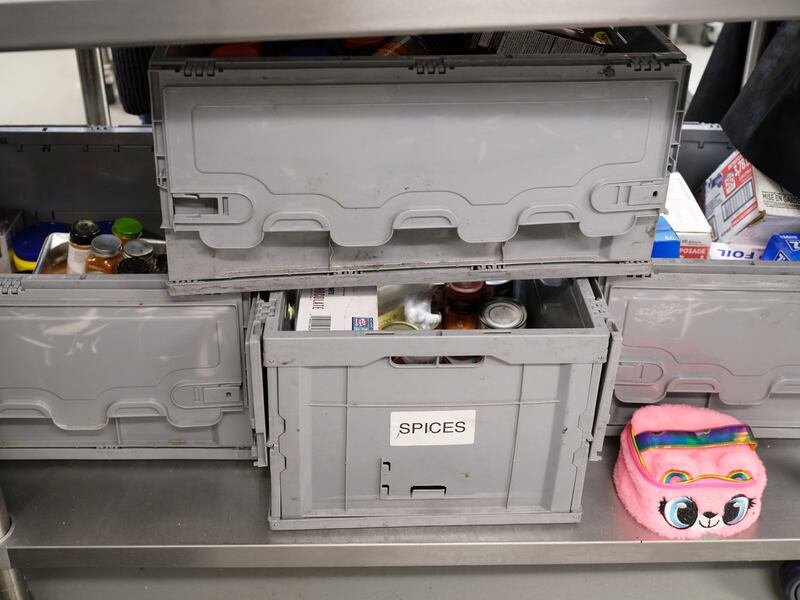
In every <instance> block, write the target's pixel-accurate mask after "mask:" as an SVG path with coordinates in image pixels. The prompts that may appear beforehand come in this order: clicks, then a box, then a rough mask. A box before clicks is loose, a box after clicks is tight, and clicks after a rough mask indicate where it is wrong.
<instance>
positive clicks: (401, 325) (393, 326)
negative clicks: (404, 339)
mask: <svg viewBox="0 0 800 600" xmlns="http://www.w3.org/2000/svg"><path fill="white" fill-rule="evenodd" d="M418 329H419V327H417V326H416V325H414V324H413V323H409V322H408V321H391V322H389V323H386V325H384V326H383V327H381V331H417V330H418Z"/></svg>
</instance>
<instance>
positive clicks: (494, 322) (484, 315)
mask: <svg viewBox="0 0 800 600" xmlns="http://www.w3.org/2000/svg"><path fill="white" fill-rule="evenodd" d="M527 320H528V311H527V310H525V307H524V306H522V305H521V304H517V303H516V302H514V301H513V300H506V299H499V300H492V301H491V302H487V303H486V305H485V306H484V307H483V309H481V323H483V324H484V325H485V326H486V327H488V328H489V329H518V328H520V327H522V326H523V325H524V324H525V321H527Z"/></svg>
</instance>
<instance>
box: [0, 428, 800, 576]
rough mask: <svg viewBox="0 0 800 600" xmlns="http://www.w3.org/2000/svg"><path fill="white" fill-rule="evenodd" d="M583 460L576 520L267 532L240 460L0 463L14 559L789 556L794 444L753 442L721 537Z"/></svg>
mask: <svg viewBox="0 0 800 600" xmlns="http://www.w3.org/2000/svg"><path fill="white" fill-rule="evenodd" d="M616 453H617V447H616V444H609V445H608V447H607V448H606V450H605V456H606V457H607V459H606V460H604V461H602V462H599V463H592V464H591V466H590V468H589V470H588V473H587V478H586V488H585V491H584V498H585V501H584V514H583V519H582V521H581V522H580V523H578V524H574V525H573V524H567V525H529V526H491V527H477V526H472V527H402V528H386V529H353V530H325V531H322V530H320V531H295V532H289V531H280V532H279V531H270V529H269V527H268V525H267V510H268V506H269V480H268V477H267V474H266V472H265V471H264V470H259V469H254V468H252V467H251V466H250V465H249V464H248V463H240V462H225V461H221V462H188V463H178V462H176V461H167V462H159V461H134V462H123V461H112V462H75V461H73V462H38V461H37V462H22V461H21V462H14V463H8V462H7V463H3V464H2V467H3V468H2V471H3V485H4V487H5V492H6V500H7V502H8V505H9V508H10V510H11V512H12V513H13V514H14V515H15V517H16V526H15V531H14V535H13V537H12V538H11V540H10V541H9V544H8V553H9V557H10V559H11V562H12V564H13V565H15V566H17V567H19V568H22V569H28V568H42V567H49V568H64V567H69V568H72V567H75V568H77V567H83V568H114V567H126V568H155V567H159V566H164V565H169V566H170V567H171V568H176V569H179V568H187V567H192V568H197V567H200V568H243V567H244V568H267V567H269V568H295V567H305V568H321V567H339V568H343V567H434V566H441V567H445V566H462V567H463V566H499V565H504V566H508V565H555V564H561V565H581V564H646V563H676V562H686V563H699V562H730V561H774V560H787V559H800V503H798V502H797V501H796V498H797V494H798V491H799V490H800V488H798V478H800V463H798V461H797V456H798V444H797V442H793V441H790V440H780V441H771V442H765V443H762V445H761V447H760V449H759V454H760V456H761V457H762V459H763V460H764V463H765V464H766V466H767V471H768V473H769V477H770V480H769V486H768V488H767V493H766V496H765V502H764V511H763V513H762V515H761V518H760V520H759V522H758V523H757V524H756V525H755V526H754V527H752V528H751V529H749V530H748V531H747V532H745V533H744V534H743V535H742V536H739V537H737V538H736V539H735V540H729V541H725V540H720V539H704V540H699V541H683V542H676V541H667V540H664V539H662V538H658V537H657V536H655V535H653V534H651V533H649V532H648V531H646V530H645V529H643V528H642V527H640V526H639V525H637V524H636V523H635V522H634V521H633V520H632V519H631V518H630V517H629V516H628V515H627V514H626V513H625V511H624V509H623V507H622V505H621V504H620V502H619V500H618V499H617V496H616V494H615V492H614V489H613V485H612V482H611V470H612V468H613V465H614V459H615V458H616Z"/></svg>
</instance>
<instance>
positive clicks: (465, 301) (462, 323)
mask: <svg viewBox="0 0 800 600" xmlns="http://www.w3.org/2000/svg"><path fill="white" fill-rule="evenodd" d="M444 293H445V301H446V304H447V306H446V308H445V317H444V328H445V329H478V311H479V310H480V306H481V302H482V301H483V297H484V295H485V293H486V284H485V283H484V282H482V281H467V282H463V283H448V284H446V285H445V286H444Z"/></svg>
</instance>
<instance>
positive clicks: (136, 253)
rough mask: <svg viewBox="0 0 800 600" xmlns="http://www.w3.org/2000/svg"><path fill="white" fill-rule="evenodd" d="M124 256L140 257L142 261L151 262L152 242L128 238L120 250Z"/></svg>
mask: <svg viewBox="0 0 800 600" xmlns="http://www.w3.org/2000/svg"><path fill="white" fill-rule="evenodd" d="M122 256H123V257H124V258H140V259H142V260H143V261H145V262H147V263H150V264H152V263H153V244H151V243H150V242H148V241H147V240H130V241H129V242H128V243H127V244H125V248H124V249H123V251H122Z"/></svg>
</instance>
